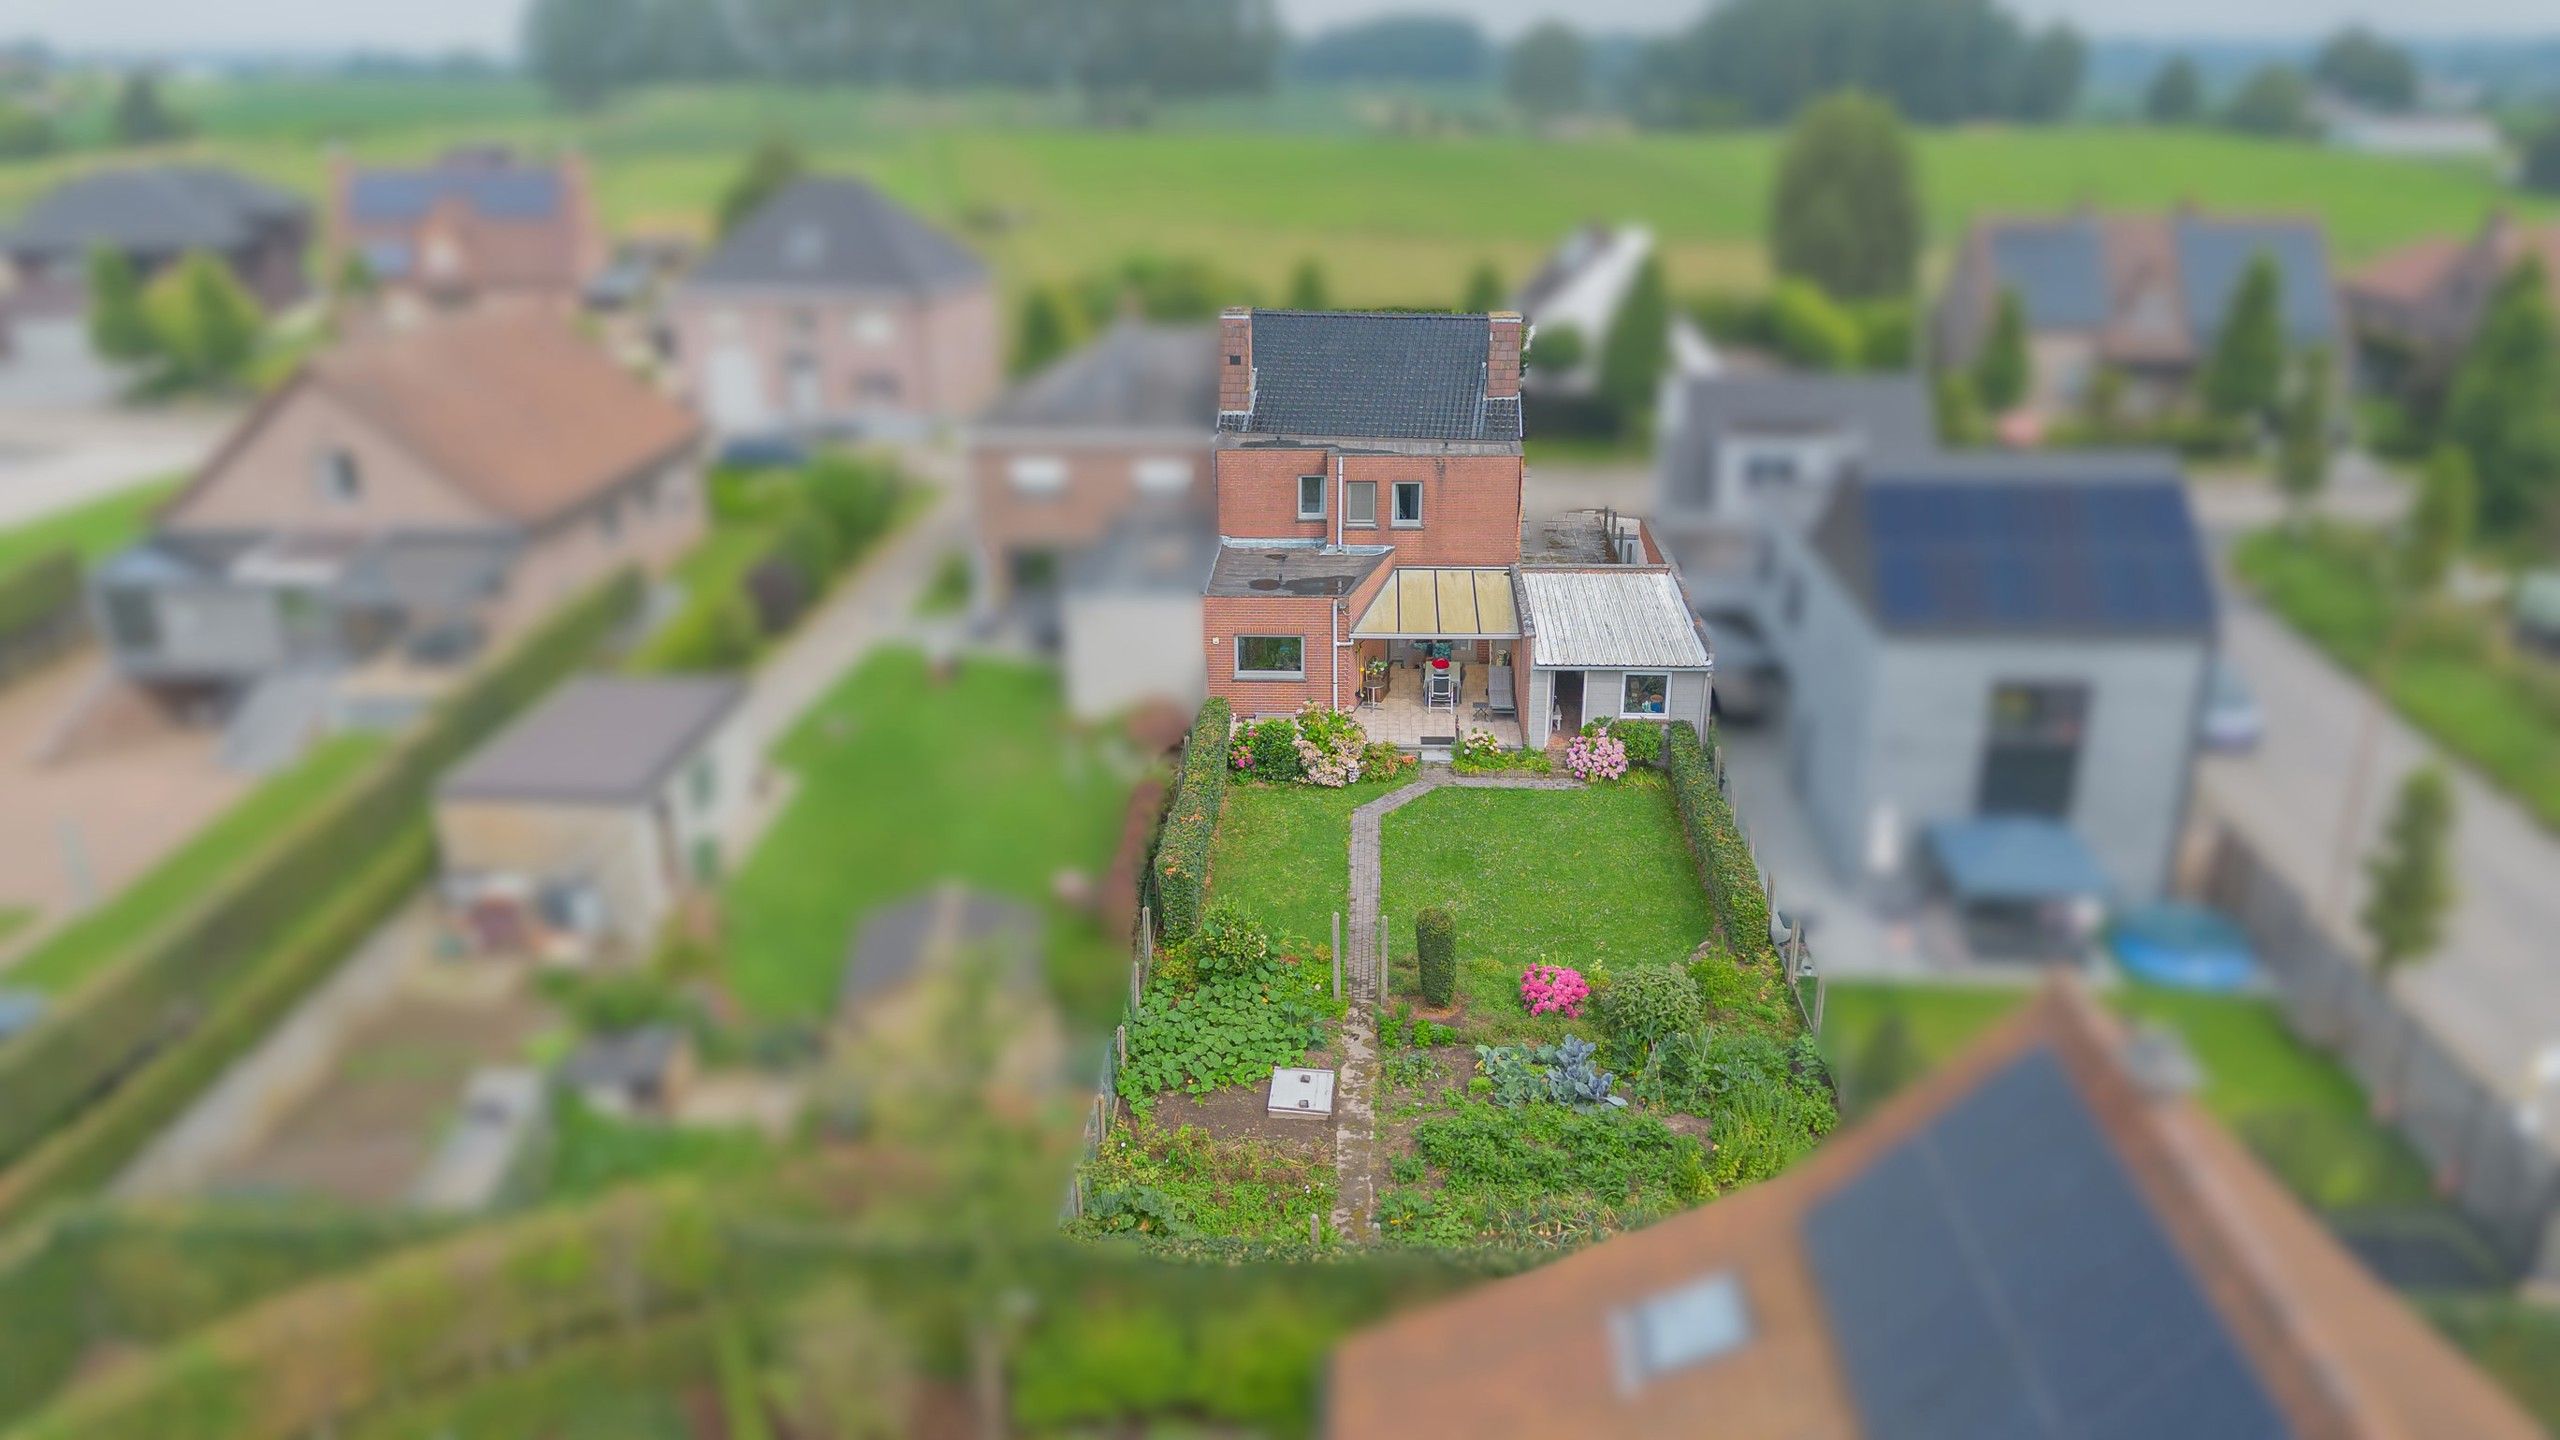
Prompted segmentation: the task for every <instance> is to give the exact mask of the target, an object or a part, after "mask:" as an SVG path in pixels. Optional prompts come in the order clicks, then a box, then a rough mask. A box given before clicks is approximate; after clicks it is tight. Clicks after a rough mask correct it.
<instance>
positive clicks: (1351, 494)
mask: <svg viewBox="0 0 2560 1440" xmlns="http://www.w3.org/2000/svg"><path fill="white" fill-rule="evenodd" d="M1342 523H1343V524H1345V525H1357V526H1360V527H1363V528H1365V529H1375V528H1377V524H1378V482H1377V481H1375V480H1354V481H1352V482H1351V483H1350V484H1348V485H1345V486H1343V487H1342Z"/></svg>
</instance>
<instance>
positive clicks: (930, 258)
mask: <svg viewBox="0 0 2560 1440" xmlns="http://www.w3.org/2000/svg"><path fill="white" fill-rule="evenodd" d="M986 276H987V267H986V263H985V262H984V261H982V260H980V259H979V258H978V257H977V256H976V255H975V254H973V253H971V252H970V250H969V249H968V248H967V247H966V246H963V245H962V244H961V243H960V242H959V241H957V240H954V239H952V238H951V237H950V236H948V235H945V234H943V233H942V232H941V231H939V230H936V229H934V228H933V227H932V226H930V225H927V224H926V223H925V222H923V221H922V220H919V219H917V218H916V217H915V215H914V214H913V213H911V212H910V211H908V210H907V209H906V208H905V207H903V206H901V205H899V204H898V203H897V202H896V201H893V200H891V199H889V198H888V197H887V196H885V195H883V194H881V193H880V192H879V191H877V190H875V189H873V188H872V187H871V186H870V185H868V184H866V183H864V182H862V181H860V180H853V179H848V178H844V177H839V176H812V177H809V178H807V179H802V180H795V181H793V182H792V183H791V184H790V185H788V186H786V187H784V188H783V190H782V191H781V193H779V194H777V195H775V196H774V197H773V198H772V199H771V200H768V201H766V202H765V203H764V205H763V206H762V207H761V208H760V209H758V210H757V211H756V212H755V213H754V214H753V215H750V216H748V217H747V218H746V220H745V221H744V222H742V223H741V224H740V225H739V226H738V228H737V229H735V230H733V231H731V232H730V233H729V237H728V238H727V239H725V240H723V241H721V242H720V246H719V248H718V249H716V250H713V251H712V252H711V254H710V256H709V257H708V258H706V259H704V261H703V262H702V264H701V265H700V266H698V267H697V268H696V269H695V270H694V272H693V279H694V280H695V281H696V282H698V283H701V284H705V285H790V286H820V287H835V288H842V289H850V290H895V291H903V292H906V293H909V294H918V295H921V294H929V293H933V292H937V291H943V290H952V289H958V288H961V287H963V286H968V285H975V284H979V283H981V282H982V281H984V280H985V279H986Z"/></svg>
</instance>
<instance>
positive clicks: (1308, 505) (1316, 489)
mask: <svg viewBox="0 0 2560 1440" xmlns="http://www.w3.org/2000/svg"><path fill="white" fill-rule="evenodd" d="M1298 518H1299V519H1301V520H1321V519H1323V518H1324V477H1323V476H1321V475H1301V476H1299V477H1298Z"/></svg>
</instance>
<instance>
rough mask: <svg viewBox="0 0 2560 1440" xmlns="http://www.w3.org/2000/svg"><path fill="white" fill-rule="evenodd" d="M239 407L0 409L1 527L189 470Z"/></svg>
mask: <svg viewBox="0 0 2560 1440" xmlns="http://www.w3.org/2000/svg"><path fill="white" fill-rule="evenodd" d="M238 418H239V416H238V412H236V411H234V410H231V409H228V408H219V407H188V408H183V409H172V410H72V409H58V410H47V409H27V410H19V409H9V408H6V407H0V529H6V528H8V527H10V526H14V525H23V524H25V523H26V522H27V521H29V520H33V519H36V518H38V517H40V516H43V515H48V514H50V513H52V512H54V511H56V510H63V509H68V508H69V507H71V506H74V505H80V504H85V503H86V502H88V501H91V500H98V499H103V498H104V497H106V496H108V495H112V494H115V493H116V492H118V491H120V490H129V489H131V488H133V487H134V486H136V485H139V484H142V483H144V482H145V481H149V480H157V479H160V478H162V477H164V476H167V475H170V474H172V473H175V472H179V471H185V470H190V469H193V468H194V467H195V466H196V465H198V464H199V463H201V462H202V461H203V460H204V458H205V457H206V456H207V455H209V454H211V453H212V451H213V447H214V446H215V445H217V444H219V443H221V440H222V437H223V435H224V434H225V433H226V432H227V431H228V430H229V429H230V427H231V426H232V425H233V424H234V423H235V422H236V421H237V420H238Z"/></svg>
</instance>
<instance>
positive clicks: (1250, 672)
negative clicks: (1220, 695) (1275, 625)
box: [1236, 635, 1307, 680]
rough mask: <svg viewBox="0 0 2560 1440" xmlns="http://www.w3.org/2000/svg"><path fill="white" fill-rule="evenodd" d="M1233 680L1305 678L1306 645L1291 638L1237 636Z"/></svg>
mask: <svg viewBox="0 0 2560 1440" xmlns="http://www.w3.org/2000/svg"><path fill="white" fill-rule="evenodd" d="M1236 678H1237V679H1239V680H1304V679H1306V678H1307V642H1306V641H1305V640H1303V639H1300V638H1299V637H1298V636H1295V635H1239V636H1237V637H1236Z"/></svg>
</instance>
